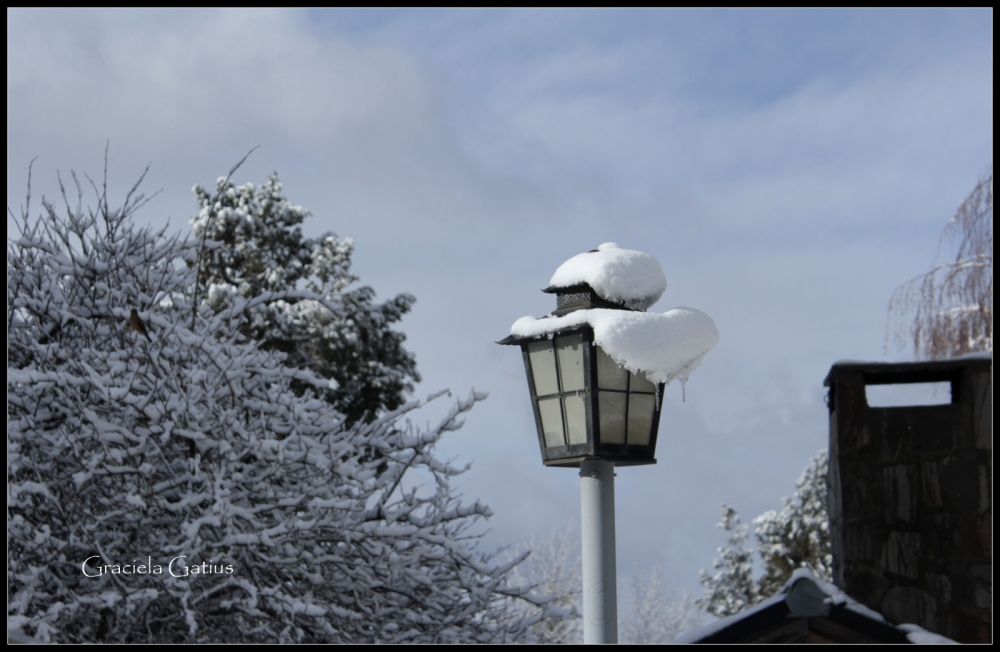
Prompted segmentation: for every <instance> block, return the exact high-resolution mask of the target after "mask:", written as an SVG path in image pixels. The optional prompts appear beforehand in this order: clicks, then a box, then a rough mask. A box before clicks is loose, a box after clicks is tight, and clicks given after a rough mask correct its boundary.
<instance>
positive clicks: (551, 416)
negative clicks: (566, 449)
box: [538, 397, 566, 448]
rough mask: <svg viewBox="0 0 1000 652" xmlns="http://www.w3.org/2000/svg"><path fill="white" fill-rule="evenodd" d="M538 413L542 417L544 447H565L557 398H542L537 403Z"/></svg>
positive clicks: (560, 411)
mask: <svg viewBox="0 0 1000 652" xmlns="http://www.w3.org/2000/svg"><path fill="white" fill-rule="evenodd" d="M538 413H539V414H540V415H542V432H543V433H545V447H546V448H551V447H552V446H565V445H566V440H565V439H563V421H562V410H561V409H559V397H556V398H543V399H541V400H540V401H538Z"/></svg>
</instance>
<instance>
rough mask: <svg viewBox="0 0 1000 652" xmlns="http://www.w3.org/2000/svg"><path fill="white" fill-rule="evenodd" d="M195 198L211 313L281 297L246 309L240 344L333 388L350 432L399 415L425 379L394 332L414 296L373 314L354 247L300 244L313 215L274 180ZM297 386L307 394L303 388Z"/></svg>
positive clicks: (332, 241)
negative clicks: (276, 356) (279, 357)
mask: <svg viewBox="0 0 1000 652" xmlns="http://www.w3.org/2000/svg"><path fill="white" fill-rule="evenodd" d="M194 194H195V198H196V199H197V201H198V204H199V205H200V207H201V210H200V211H199V213H198V214H197V215H195V216H194V217H192V218H191V224H192V226H193V227H194V232H195V235H196V236H197V237H198V238H207V239H208V240H210V241H213V242H214V243H216V245H215V246H213V247H211V248H206V249H203V250H202V251H203V253H202V255H201V260H200V262H199V263H198V264H197V265H196V266H198V267H200V270H201V272H200V281H201V288H200V292H201V293H202V296H205V297H206V298H207V301H208V303H209V305H211V306H212V307H213V309H214V310H216V311H225V310H231V309H232V307H233V305H234V302H235V301H236V300H237V299H244V300H249V299H255V298H261V297H265V296H267V295H268V293H275V292H280V293H282V294H281V296H280V297H279V296H278V295H274V294H272V295H271V298H269V299H266V300H263V301H256V302H251V303H250V304H244V305H245V306H247V307H246V308H245V310H247V311H248V314H247V315H246V316H245V318H244V319H243V320H242V321H241V323H240V331H241V333H242V334H243V335H244V337H246V338H248V339H251V340H256V341H258V342H261V343H262V346H264V348H266V349H270V350H277V351H282V352H284V353H286V354H287V355H288V358H287V359H286V364H288V365H290V366H295V367H299V368H302V369H310V370H311V371H313V372H314V373H315V374H317V375H319V376H322V377H324V378H326V379H328V380H331V381H332V383H330V384H328V386H327V387H325V388H323V389H322V390H320V391H321V393H322V395H323V397H324V398H326V399H327V400H329V401H330V402H331V403H332V404H333V405H334V406H335V407H336V408H337V409H338V410H339V411H340V412H341V413H343V414H344V415H346V416H347V425H348V426H350V425H351V424H353V423H354V422H355V421H357V420H359V419H365V420H367V421H372V420H374V419H375V418H376V417H377V415H378V414H379V413H381V412H383V411H385V410H394V409H396V408H398V407H399V406H401V405H402V404H403V402H404V400H405V394H406V392H408V391H412V390H413V382H414V381H419V380H420V376H419V375H418V374H417V370H416V361H415V359H414V357H413V354H411V353H410V352H408V351H407V350H406V349H405V348H404V347H403V341H404V340H405V339H406V338H405V336H404V335H403V334H402V333H400V332H397V331H394V330H392V329H391V326H392V324H394V323H396V322H398V321H399V320H400V319H401V318H402V316H403V315H404V314H406V313H407V312H408V311H409V310H410V307H411V306H412V305H413V302H414V301H415V299H414V298H413V296H411V295H409V294H400V295H399V296H397V297H395V298H393V299H390V300H389V301H386V302H385V303H382V304H376V303H374V299H375V291H374V290H373V289H372V288H370V287H368V286H361V287H354V285H355V284H356V283H357V281H358V278H357V277H356V276H354V275H352V274H351V273H350V266H351V253H352V252H353V250H354V243H353V242H352V241H351V240H350V238H344V239H339V238H337V236H335V235H333V234H332V233H325V234H323V235H322V236H320V237H318V238H305V237H303V235H302V229H301V226H300V225H301V224H302V222H303V221H304V220H305V219H306V218H307V217H309V215H310V213H309V211H307V210H306V209H304V208H302V207H301V206H294V205H292V204H291V203H290V202H289V201H288V199H287V198H285V197H284V195H283V194H282V184H281V183H280V182H279V181H278V175H277V173H274V174H272V175H271V176H270V177H268V179H267V181H265V182H264V183H263V184H261V185H260V186H259V187H256V188H255V187H254V185H253V184H250V183H248V184H246V185H243V186H234V185H233V182H232V181H230V180H229V178H228V177H222V178H220V179H219V180H218V182H217V183H216V192H215V193H214V194H213V193H209V192H208V191H206V190H205V189H204V188H202V187H201V186H195V187H194ZM295 290H299V291H304V292H299V293H296V292H293V291H295ZM316 295H318V296H321V297H323V298H325V299H326V300H327V301H330V302H335V303H336V304H337V305H338V310H337V311H335V312H334V311H330V310H327V309H326V308H325V307H324V306H323V305H321V304H320V303H319V302H317V301H316V300H314V299H312V298H310V297H312V296H316ZM293 386H294V387H295V388H296V389H298V390H300V391H302V390H304V389H305V385H303V384H302V383H293ZM312 391H314V392H315V391H317V390H316V389H315V388H312Z"/></svg>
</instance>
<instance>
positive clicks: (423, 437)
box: [7, 175, 552, 643]
mask: <svg viewBox="0 0 1000 652" xmlns="http://www.w3.org/2000/svg"><path fill="white" fill-rule="evenodd" d="M74 179H75V177H74ZM140 182H141V179H140ZM138 185H139V184H138V183H137V184H136V186H135V187H133V189H132V191H131V192H130V193H129V195H128V196H127V198H126V200H125V202H124V204H123V205H122V206H121V207H120V208H118V209H111V208H110V207H109V205H108V201H107V193H106V184H105V190H104V191H98V190H97V188H96V186H95V188H94V189H95V192H96V193H97V195H98V206H97V208H96V209H87V210H84V209H83V208H82V207H81V205H80V203H79V202H78V203H77V205H76V207H75V208H73V207H71V205H70V202H69V201H68V200H66V201H65V204H66V210H65V214H64V215H60V214H59V211H57V209H56V207H55V206H54V205H53V204H51V203H48V202H46V201H45V200H44V199H43V200H42V206H43V212H42V215H41V216H40V218H38V219H37V220H32V219H30V218H29V211H30V205H31V196H30V175H29V188H28V200H27V203H26V205H25V207H24V208H23V209H22V210H21V214H20V216H14V215H13V212H11V215H12V217H14V218H15V220H16V221H17V225H18V229H19V232H20V233H19V234H16V235H14V236H13V237H12V238H11V239H9V240H8V246H7V332H8V345H7V346H8V349H7V351H8V368H7V392H8V410H7V447H8V448H7V482H8V485H7V487H8V503H7V505H8V507H7V532H8V556H7V595H8V621H7V622H8V629H10V630H14V631H21V632H23V633H25V634H28V635H30V636H33V637H35V638H36V639H38V640H40V641H43V642H49V641H52V642H66V643H70V642H155V643H168V642H227V643H246V642H345V643H360V642H369V643H373V642H388V643H402V642H412V643H449V642H455V643H458V642H466V643H469V642H504V641H508V642H509V641H530V640H534V638H533V635H532V626H533V625H534V624H536V623H537V622H539V621H540V620H542V619H544V618H546V617H547V616H549V615H551V613H552V612H551V610H548V609H547V607H546V605H545V601H544V600H536V599H535V598H533V597H532V596H530V595H527V594H526V593H527V592H526V591H524V590H522V589H520V588H518V587H517V586H512V585H511V584H510V583H509V582H508V581H507V580H508V575H509V571H510V570H511V568H513V567H514V566H515V565H516V564H517V563H519V562H520V561H521V560H522V559H523V556H522V557H518V558H515V559H511V560H508V561H506V562H504V563H497V562H496V560H495V559H493V558H491V557H490V556H488V555H484V554H481V553H478V552H476V551H475V549H474V545H473V544H474V543H475V541H474V539H470V538H469V536H468V534H467V529H468V527H469V526H470V524H471V523H472V522H473V521H474V520H475V519H478V518H480V517H486V516H488V515H489V514H490V511H489V509H488V508H487V507H486V506H484V505H482V504H480V503H479V502H475V503H473V504H471V505H468V504H462V503H461V502H460V501H459V500H458V499H457V498H456V497H455V496H454V495H453V494H452V492H451V488H450V485H449V482H450V480H451V479H452V478H453V477H454V476H455V475H457V474H458V473H461V472H462V471H463V470H464V469H463V468H456V467H454V466H452V465H450V464H448V463H445V462H442V461H440V460H438V459H437V458H435V456H434V453H433V449H434V445H435V443H436V442H437V441H438V440H439V438H440V437H441V436H442V435H443V434H444V433H445V432H448V431H453V430H457V429H459V428H460V427H461V425H462V421H461V418H460V416H461V414H462V413H464V412H466V411H468V410H470V409H471V408H472V407H473V405H474V404H475V403H476V402H477V401H480V400H482V399H483V398H485V395H484V394H480V393H476V392H473V393H472V394H471V395H470V396H469V398H468V399H466V400H462V401H458V403H457V404H456V405H455V406H454V407H453V409H452V410H451V411H450V412H449V413H448V414H447V415H446V416H445V417H444V419H442V421H441V422H440V423H439V424H438V425H437V426H435V427H432V428H429V429H426V430H418V429H416V428H414V427H413V426H412V425H411V424H410V423H409V421H408V419H407V418H406V417H407V415H409V414H411V413H412V412H413V411H414V410H416V409H418V408H419V406H420V403H417V402H413V403H409V404H406V405H404V406H401V407H399V408H397V409H395V410H393V411H389V412H383V413H382V414H381V415H380V416H378V417H377V418H375V419H373V420H370V421H368V422H367V423H366V422H362V421H358V422H356V423H354V424H353V425H348V424H347V423H346V420H345V417H344V416H343V415H342V414H340V413H339V412H337V411H336V410H335V409H334V408H333V406H332V405H331V404H330V403H329V402H327V401H325V400H321V399H319V398H318V396H319V395H320V393H319V392H316V393H314V392H313V391H312V390H311V389H310V388H317V390H322V389H323V388H324V387H325V386H327V385H328V382H327V380H326V379H324V378H321V377H319V376H317V375H316V374H315V373H313V372H312V371H310V370H308V369H301V368H298V367H297V366H289V365H288V363H287V361H286V354H285V353H283V352H281V351H278V350H276V348H277V347H270V348H268V347H263V348H262V347H260V346H258V343H257V341H256V340H254V339H252V337H250V335H251V334H255V333H256V334H260V333H263V334H264V335H265V336H266V335H268V331H266V328H267V326H266V323H265V322H263V321H260V320H261V319H262V318H263V316H264V315H266V314H271V313H268V312H265V311H264V310H261V309H260V308H265V309H266V310H271V309H272V308H274V309H275V311H277V308H275V307H276V306H297V305H299V304H300V303H302V302H304V301H312V302H313V304H312V305H315V306H323V307H324V308H325V309H328V310H332V311H336V310H337V309H339V307H340V306H342V305H344V303H336V302H335V301H333V300H331V297H334V298H336V296H337V295H336V294H335V293H334V294H330V293H328V294H326V295H316V294H310V292H309V291H308V289H293V288H291V287H290V285H289V282H287V279H288V278H291V277H294V276H295V275H296V274H298V273H299V272H298V271H295V270H294V269H293V270H292V271H287V270H285V271H280V270H279V272H280V273H281V274H285V276H283V277H282V280H280V281H275V282H271V281H270V280H268V278H267V274H266V273H264V272H260V274H256V275H249V278H245V276H246V275H244V276H240V277H236V278H239V279H244V280H246V282H247V283H249V284H250V285H253V284H255V283H260V284H261V285H260V286H259V287H257V288H256V289H254V291H252V292H247V293H246V295H244V294H243V293H241V292H231V293H229V294H227V295H226V298H225V302H221V303H220V302H216V303H214V304H213V306H212V307H208V306H205V305H199V304H200V303H201V302H196V301H194V300H193V298H192V297H193V296H194V294H195V287H196V283H195V271H194V270H195V268H196V265H194V264H193V263H195V262H196V258H197V255H198V244H197V243H195V242H192V241H191V240H189V239H186V238H183V237H181V236H179V235H173V236H170V235H168V234H167V227H164V228H162V229H158V230H154V229H151V228H138V227H137V226H136V225H135V224H134V223H133V221H132V215H133V213H134V212H135V210H136V209H137V208H138V207H140V206H141V205H142V204H143V198H142V196H141V195H137V194H136V190H137V188H138ZM77 189H78V197H79V196H80V195H82V193H80V192H79V184H77ZM272 190H273V187H272ZM63 199H64V200H65V199H66V193H65V190H64V191H63ZM8 210H9V209H8ZM282 210H285V209H282ZM226 223H229V222H226ZM279 230H280V229H279ZM288 242H289V244H288V251H292V250H294V251H299V252H301V248H297V247H298V245H297V244H296V241H295V240H294V239H292V240H291V241H288ZM325 242H328V243H329V246H328V247H327V248H322V247H321V248H319V249H318V250H317V249H316V248H313V249H312V250H311V251H312V252H313V253H317V252H318V255H319V256H322V255H326V254H328V253H329V254H330V255H331V257H333V258H334V259H335V260H336V261H340V263H336V262H333V261H331V262H326V263H323V265H326V266H325V267H324V266H322V265H321V266H320V267H319V268H320V269H327V270H334V269H336V265H337V264H340V265H344V264H346V257H345V256H344V250H343V249H340V250H339V251H340V253H339V254H338V253H336V252H337V251H338V250H337V248H336V247H335V246H334V245H333V244H332V242H331V241H325ZM213 251H216V250H213ZM282 255H283V254H282ZM336 256H340V257H339V258H337V257H336ZM315 259H316V256H314V257H313V258H312V260H313V262H314V263H315ZM316 264H317V265H318V263H316ZM290 267H291V266H290ZM233 269H241V268H239V267H237V268H233ZM312 269H316V267H314V268H312ZM234 273H235V272H234ZM332 276H333V272H331V277H332ZM236 278H233V279H231V280H236ZM337 278H340V279H343V278H345V277H344V276H343V275H339V276H337ZM241 282H242V281H241ZM231 287H239V286H231ZM322 287H323V288H329V287H330V286H329V285H323V286H322ZM132 308H135V309H136V310H137V312H138V315H139V316H140V317H141V319H142V320H143V321H144V322H145V325H146V328H147V330H148V334H149V340H147V339H146V338H144V337H142V336H141V335H140V334H139V333H137V332H135V331H133V330H130V329H129V328H128V320H129V316H130V312H131V309H132ZM318 309H319V308H316V310H318ZM286 314H287V315H289V319H290V320H292V321H294V319H295V318H297V315H298V314H299V313H298V312H296V311H295V310H288V311H287V312H286ZM192 316H193V319H192ZM341 318H343V315H342V314H337V315H336V316H335V317H332V318H331V319H341ZM293 383H298V384H299V385H300V388H301V387H304V388H306V389H304V390H303V389H299V390H297V391H293ZM372 451H375V452H376V453H377V454H376V455H372V454H371V452H372ZM466 468H467V467H466ZM415 473H416V474H419V479H420V481H422V482H424V483H428V484H429V486H428V487H427V488H425V489H424V490H418V488H416V484H417V483H416V482H415V481H414V480H415V479H414V478H413V475H414V474H415ZM84 564H86V565H87V569H88V570H87V572H86V573H85V572H84ZM157 568H158V569H159V572H157ZM185 568H186V571H187V574H186V575H185V574H184V569H185ZM175 575H176V576H175ZM512 596H521V597H520V598H519V599H521V600H528V601H532V600H535V601H536V602H537V603H538V605H539V609H537V610H535V611H534V612H533V613H532V614H530V615H523V614H518V615H516V617H512V616H511V615H510V614H509V613H508V612H507V610H506V609H505V606H506V604H507V603H508V601H509V599H510V598H511V597H512Z"/></svg>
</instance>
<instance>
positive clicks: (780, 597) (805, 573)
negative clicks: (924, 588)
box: [673, 568, 957, 644]
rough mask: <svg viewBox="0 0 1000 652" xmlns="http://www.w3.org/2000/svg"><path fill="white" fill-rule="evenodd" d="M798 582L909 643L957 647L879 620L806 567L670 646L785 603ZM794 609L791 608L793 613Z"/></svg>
mask: <svg viewBox="0 0 1000 652" xmlns="http://www.w3.org/2000/svg"><path fill="white" fill-rule="evenodd" d="M800 580H805V581H808V582H810V583H811V584H812V585H813V586H814V587H816V589H819V591H821V592H822V593H821V594H820V595H822V594H825V595H826V596H827V597H826V598H825V599H824V601H823V602H824V603H825V604H828V605H830V606H831V607H834V606H838V605H843V607H844V608H846V609H849V610H851V611H853V612H854V613H856V614H859V615H862V616H864V617H866V618H868V619H870V620H874V621H877V622H880V623H885V624H886V625H889V626H890V627H895V628H896V629H898V630H901V631H903V632H906V638H908V639H909V640H910V642H911V643H918V644H942V643H947V644H957V642H956V641H953V640H952V639H950V638H947V637H945V636H941V635H940V634H934V633H933V632H928V631H927V630H926V629H924V628H922V627H920V626H919V625H913V624H903V625H892V624H890V623H888V622H887V621H886V619H885V618H883V617H882V614H880V613H878V612H877V611H874V610H872V609H869V608H868V607H866V606H865V605H863V604H861V603H860V602H858V601H857V600H855V599H854V598H852V597H851V596H849V595H847V594H846V593H844V592H843V591H841V590H840V588H839V587H838V586H837V585H835V584H833V583H831V582H827V581H824V580H821V579H818V578H817V577H816V576H815V575H813V573H812V571H810V570H809V569H808V568H796V569H795V570H794V571H793V572H792V576H791V577H790V578H788V581H787V582H785V585H784V586H783V587H781V590H780V591H778V592H777V593H775V594H774V595H772V596H771V597H770V598H767V599H766V600H763V601H761V602H759V603H757V604H755V605H754V606H752V607H749V608H747V609H744V610H743V611H741V612H740V613H738V614H733V615H732V616H726V617H725V618H720V619H719V620H717V621H715V622H713V623H709V624H707V625H704V626H703V627H699V628H698V629H695V630H692V631H690V632H687V633H686V634H681V635H680V636H678V637H677V638H675V639H674V640H673V643H697V642H699V641H702V640H704V639H706V638H708V637H709V636H712V635H713V634H716V633H718V632H721V631H722V630H724V629H726V628H727V627H729V626H730V625H732V624H733V623H736V622H738V621H741V620H744V619H745V618H747V617H748V616H751V615H753V614H755V613H757V612H759V611H763V610H765V609H767V608H768V607H771V606H773V605H775V604H777V603H778V602H782V601H784V600H787V599H788V598H789V596H790V594H791V593H792V588H793V587H794V586H795V584H796V583H797V582H799V581H800ZM794 611H795V609H794V608H793V609H792V612H793V613H794Z"/></svg>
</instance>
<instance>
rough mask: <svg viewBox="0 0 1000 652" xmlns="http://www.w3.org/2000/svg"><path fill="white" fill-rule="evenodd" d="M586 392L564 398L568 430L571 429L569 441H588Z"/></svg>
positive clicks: (573, 442) (576, 442) (578, 442)
mask: <svg viewBox="0 0 1000 652" xmlns="http://www.w3.org/2000/svg"><path fill="white" fill-rule="evenodd" d="M586 397H587V395H586V394H583V393H580V394H571V395H569V396H566V397H565V398H563V405H564V406H565V407H566V430H567V431H569V443H570V445H572V444H586V443H587V404H586V403H585V402H584V401H586Z"/></svg>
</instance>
